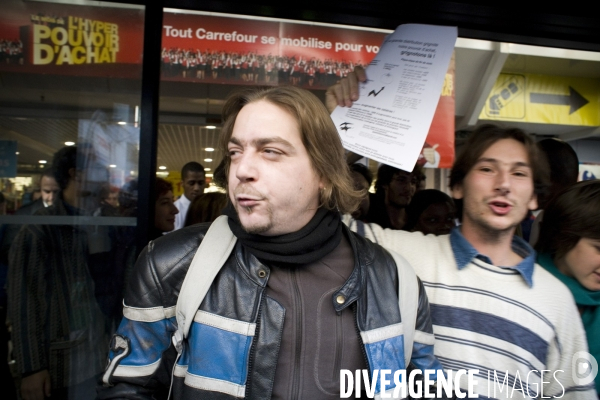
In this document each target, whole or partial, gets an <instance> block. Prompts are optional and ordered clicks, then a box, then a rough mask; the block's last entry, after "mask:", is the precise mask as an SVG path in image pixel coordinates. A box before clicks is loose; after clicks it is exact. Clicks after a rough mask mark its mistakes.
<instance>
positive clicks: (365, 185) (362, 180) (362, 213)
mask: <svg viewBox="0 0 600 400" xmlns="http://www.w3.org/2000/svg"><path fill="white" fill-rule="evenodd" d="M350 175H351V176H352V180H353V181H354V189H356V190H360V191H364V192H365V196H364V197H363V199H362V201H361V202H360V205H359V206H358V208H357V209H356V210H355V211H354V212H353V213H352V218H354V219H356V220H359V221H363V220H366V218H367V214H368V213H369V206H370V195H371V194H370V193H369V192H368V191H369V188H370V187H371V183H373V174H372V173H371V171H369V168H367V167H366V166H364V165H363V164H358V163H355V164H352V165H350Z"/></svg>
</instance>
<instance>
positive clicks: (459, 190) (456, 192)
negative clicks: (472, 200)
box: [450, 183, 465, 200]
mask: <svg viewBox="0 0 600 400" xmlns="http://www.w3.org/2000/svg"><path fill="white" fill-rule="evenodd" d="M450 190H451V191H452V198H453V199H457V200H460V199H462V198H463V197H464V196H465V195H464V193H463V187H462V184H460V183H457V184H456V185H454V186H452V188H451V189H450Z"/></svg>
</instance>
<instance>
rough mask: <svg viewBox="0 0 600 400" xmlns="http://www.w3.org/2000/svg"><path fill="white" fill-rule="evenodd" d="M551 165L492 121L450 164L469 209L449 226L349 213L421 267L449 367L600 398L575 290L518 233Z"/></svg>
mask: <svg viewBox="0 0 600 400" xmlns="http://www.w3.org/2000/svg"><path fill="white" fill-rule="evenodd" d="M361 74H364V71H358V75H359V78H358V79H357V77H356V75H355V76H351V77H350V79H347V80H345V81H344V80H343V81H342V82H341V83H339V84H337V85H336V86H334V87H332V88H330V89H329V91H328V107H329V108H330V110H331V109H332V108H334V106H335V105H342V106H344V105H346V106H349V105H350V104H351V103H352V101H353V100H356V99H357V98H358V96H357V93H358V91H357V89H356V85H355V84H356V82H357V80H364V78H365V77H364V75H361ZM361 78H362V79H361ZM352 79H353V80H354V84H352V85H350V84H349V80H352ZM544 174H545V168H544V163H543V162H542V159H541V158H540V156H539V153H538V150H537V148H536V146H535V143H534V142H533V140H532V139H531V138H530V137H529V136H528V135H527V134H525V133H524V132H523V131H521V130H518V129H502V128H498V127H495V126H491V125H488V126H484V127H481V128H479V129H478V130H476V131H475V132H473V134H472V135H471V137H470V139H469V141H468V142H467V144H466V145H465V146H464V149H463V152H462V154H460V155H459V156H458V158H457V160H456V162H455V164H454V166H453V168H452V172H451V176H450V187H451V189H452V193H453V197H454V198H455V199H459V200H460V201H461V202H462V204H463V212H462V225H461V226H460V227H458V228H455V229H454V230H453V231H452V233H451V234H449V235H444V236H434V235H428V236H424V235H422V234H421V233H408V232H403V231H394V230H390V229H382V228H381V227H379V226H377V225H374V224H371V225H366V224H363V223H362V222H356V221H352V220H351V219H350V218H349V217H347V218H346V223H348V224H349V225H350V227H351V228H352V229H353V230H355V231H358V232H359V233H362V234H363V235H364V236H366V237H367V238H369V239H371V240H373V241H375V242H377V243H379V244H380V245H382V246H384V247H386V248H388V249H391V250H394V251H396V252H399V253H400V254H402V255H403V256H404V257H405V258H406V259H407V260H408V261H409V262H410V264H411V265H412V266H413V267H414V268H415V270H416V272H417V274H418V275H419V277H420V278H421V280H422V281H423V283H424V285H425V288H426V291H427V295H428V297H429V301H430V306H431V314H432V321H433V330H434V334H435V337H436V344H435V355H436V356H437V357H438V358H439V360H440V361H441V362H442V365H443V366H444V368H445V369H447V370H458V369H477V370H479V373H478V374H477V375H476V376H477V378H478V379H477V392H478V393H479V398H497V399H513V398H515V399H517V398H518V399H522V398H549V397H557V398H563V399H597V395H596V393H595V391H594V390H593V387H592V386H591V385H586V384H582V382H583V381H582V380H581V379H579V378H578V376H577V371H576V370H575V364H576V361H577V360H574V358H577V357H576V355H577V354H578V352H580V351H587V345H586V341H585V334H584V331H583V327H582V324H581V320H580V318H579V314H578V312H577V308H576V307H575V303H574V301H573V298H572V296H571V294H570V293H569V291H568V289H567V288H566V287H565V286H564V285H563V284H562V283H560V282H559V281H558V280H557V279H555V278H554V277H552V276H551V275H550V274H549V273H548V272H546V271H545V270H544V269H543V268H541V267H539V266H538V265H536V264H535V254H534V251H533V250H532V249H531V247H530V246H529V245H528V244H527V243H526V242H525V241H523V240H521V239H520V238H519V237H516V236H515V235H514V231H515V228H516V226H517V225H518V224H519V223H520V222H521V220H522V219H523V218H524V217H525V215H526V213H527V211H528V210H533V209H535V208H536V207H537V196H538V194H539V193H540V191H541V190H543V188H544V183H545V180H546V179H545V177H544ZM462 385H463V387H465V388H466V379H465V380H464V382H462Z"/></svg>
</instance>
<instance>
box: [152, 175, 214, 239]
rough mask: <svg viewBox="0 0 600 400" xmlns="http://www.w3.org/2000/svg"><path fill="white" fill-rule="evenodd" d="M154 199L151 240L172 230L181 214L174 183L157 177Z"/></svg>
mask: <svg viewBox="0 0 600 400" xmlns="http://www.w3.org/2000/svg"><path fill="white" fill-rule="evenodd" d="M203 172H204V170H203ZM182 197H183V196H182ZM154 200H155V206H154V234H153V235H151V237H150V239H151V240H153V239H156V238H158V237H160V236H162V234H163V233H164V232H169V231H172V230H173V229H174V227H175V216H176V215H178V214H179V210H178V209H177V207H176V206H175V202H174V197H173V185H171V183H169V182H167V181H166V180H164V179H162V178H156V182H155V186H154Z"/></svg>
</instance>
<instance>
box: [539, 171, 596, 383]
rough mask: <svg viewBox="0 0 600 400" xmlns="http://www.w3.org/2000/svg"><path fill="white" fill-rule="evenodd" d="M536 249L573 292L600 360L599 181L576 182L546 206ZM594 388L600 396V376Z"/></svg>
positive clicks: (542, 262)
mask: <svg viewBox="0 0 600 400" xmlns="http://www.w3.org/2000/svg"><path fill="white" fill-rule="evenodd" d="M536 250H537V251H538V252H539V255H538V258H537V261H538V263H539V264H540V265H541V266H543V267H544V268H546V269H547V270H548V271H550V272H551V273H552V274H553V275H554V276H555V277H557V278H558V279H560V280H561V282H563V283H564V284H565V285H567V287H568V288H569V289H570V290H571V293H573V297H575V303H577V307H578V308H579V312H580V314H581V319H582V321H583V327H584V328H585V332H586V336H587V340H588V346H589V351H590V353H591V354H592V355H593V356H594V357H595V358H596V360H600V181H598V180H593V181H584V182H579V183H576V184H575V185H572V186H571V187H569V188H568V189H567V190H566V191H564V192H563V193H562V194H560V195H559V196H558V197H555V198H554V200H552V201H551V202H550V203H549V204H548V205H547V207H546V209H545V210H544V220H543V221H542V223H541V229H540V237H539V240H538V242H537V244H536ZM550 295H551V294H550ZM595 386H596V391H597V392H598V393H600V375H597V376H596V379H595Z"/></svg>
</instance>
